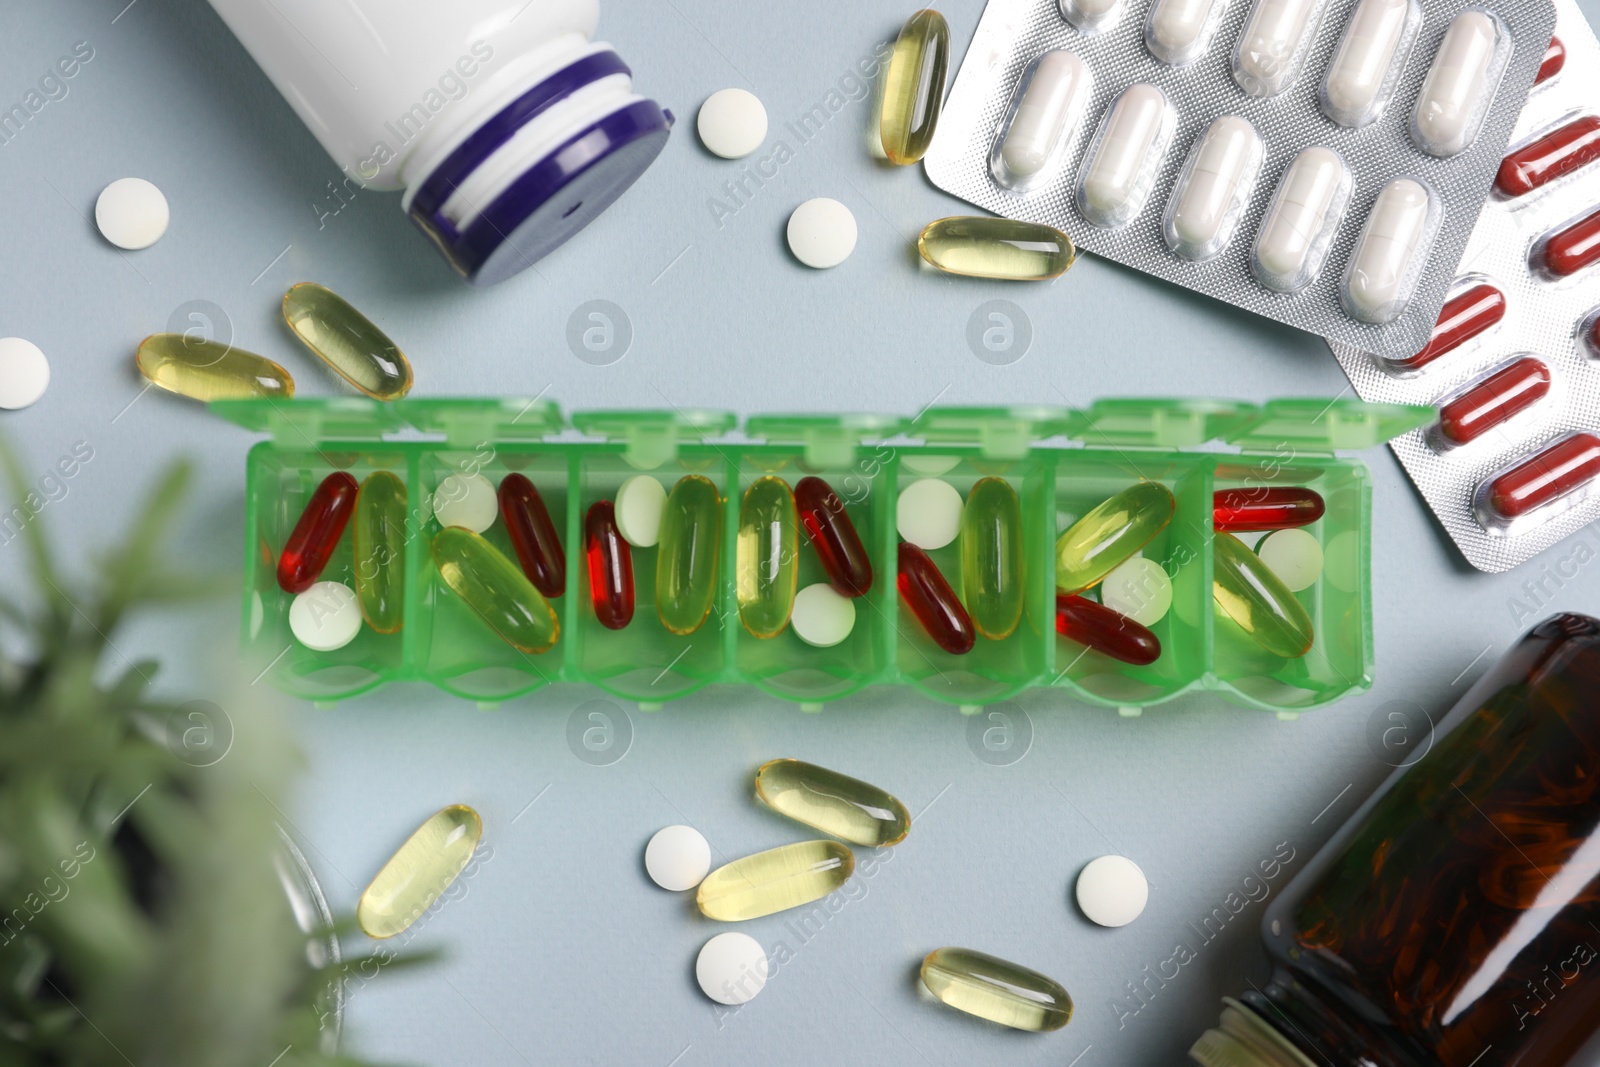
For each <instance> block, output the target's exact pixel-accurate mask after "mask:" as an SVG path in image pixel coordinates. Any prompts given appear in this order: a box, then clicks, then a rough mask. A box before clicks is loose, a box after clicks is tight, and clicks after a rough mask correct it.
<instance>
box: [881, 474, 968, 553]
mask: <svg viewBox="0 0 1600 1067" xmlns="http://www.w3.org/2000/svg"><path fill="white" fill-rule="evenodd" d="M965 503H966V502H965V501H964V500H962V499H961V494H960V493H959V492H957V491H956V487H955V486H953V485H951V484H950V483H949V482H947V481H944V480H943V479H940V478H920V479H918V480H917V481H914V482H912V483H911V484H910V485H908V486H906V487H905V488H904V489H902V490H900V499H899V501H898V503H897V504H896V506H895V513H894V521H895V527H896V528H897V529H899V531H900V536H901V538H903V539H904V540H907V541H910V542H911V543H912V544H914V545H916V546H917V547H918V548H921V549H925V550H927V551H929V552H932V551H933V550H934V549H936V548H943V547H944V546H945V545H948V544H949V543H950V542H951V541H954V540H955V539H956V535H957V534H959V533H960V532H961V509H962V507H963V506H964V505H965Z"/></svg>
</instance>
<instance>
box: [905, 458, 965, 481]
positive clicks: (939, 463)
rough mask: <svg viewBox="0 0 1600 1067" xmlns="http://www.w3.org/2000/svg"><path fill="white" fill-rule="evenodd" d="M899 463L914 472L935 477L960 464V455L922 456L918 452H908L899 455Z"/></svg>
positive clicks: (947, 472) (948, 471)
mask: <svg viewBox="0 0 1600 1067" xmlns="http://www.w3.org/2000/svg"><path fill="white" fill-rule="evenodd" d="M900 465H901V466H902V467H904V468H905V469H906V470H908V471H911V472H913V473H915V474H922V475H926V476H927V477H929V478H937V477H939V475H941V474H949V473H950V472H951V471H953V470H955V469H956V468H957V467H959V466H960V465H961V457H960V456H924V455H921V454H919V453H910V454H907V455H904V456H901V457H900Z"/></svg>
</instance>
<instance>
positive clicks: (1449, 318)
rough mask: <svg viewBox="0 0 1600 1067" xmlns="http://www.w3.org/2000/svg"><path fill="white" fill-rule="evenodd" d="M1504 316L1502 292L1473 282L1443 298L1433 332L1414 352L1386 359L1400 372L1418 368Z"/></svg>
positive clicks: (1465, 341)
mask: <svg viewBox="0 0 1600 1067" xmlns="http://www.w3.org/2000/svg"><path fill="white" fill-rule="evenodd" d="M1505 317H1506V295H1505V294H1504V293H1502V292H1501V291H1500V290H1498V289H1496V288H1495V287H1494V286H1492V285H1489V284H1488V283H1486V282H1484V283H1480V284H1478V285H1474V286H1473V287H1472V288H1470V289H1465V290H1463V291H1461V292H1459V293H1457V294H1456V295H1455V296H1452V297H1451V298H1450V299H1449V300H1446V301H1445V302H1444V307H1443V308H1442V309H1440V311H1439V318H1438V320H1437V321H1436V322H1434V324H1433V335H1432V336H1431V337H1429V338H1428V343H1427V344H1426V345H1424V346H1423V347H1422V350H1421V351H1419V352H1418V353H1417V354H1416V355H1414V356H1408V357H1406V358H1405V359H1395V360H1386V361H1385V362H1387V363H1389V364H1390V365H1391V366H1392V367H1394V368H1396V369H1397V370H1399V371H1400V372H1402V373H1410V372H1413V371H1419V370H1421V369H1422V368H1423V367H1426V366H1427V365H1428V364H1430V363H1432V362H1433V361H1434V360H1436V359H1438V358H1439V357H1440V356H1442V355H1445V354H1446V353H1449V352H1454V351H1455V350H1456V349H1458V348H1460V347H1461V346H1462V345H1464V344H1466V343H1467V342H1468V341H1470V340H1472V339H1473V338H1474V337H1476V336H1478V335H1479V334H1480V333H1483V332H1484V331H1485V330H1488V329H1491V328H1493V327H1494V326H1495V325H1496V324H1497V323H1498V322H1499V321H1500V320H1501V319H1503V318H1505Z"/></svg>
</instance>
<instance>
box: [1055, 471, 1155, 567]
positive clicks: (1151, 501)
mask: <svg viewBox="0 0 1600 1067" xmlns="http://www.w3.org/2000/svg"><path fill="white" fill-rule="evenodd" d="M1177 508H1178V502H1177V500H1176V499H1174V498H1173V495H1172V490H1170V489H1168V488H1167V487H1166V486H1164V485H1162V484H1161V483H1160V482H1139V483H1137V484H1135V485H1130V486H1129V487H1128V488H1126V489H1124V490H1123V491H1122V492H1120V493H1118V494H1116V495H1115V496H1113V497H1112V498H1111V499H1109V500H1107V501H1105V502H1104V503H1102V504H1100V505H1099V506H1097V507H1095V508H1093V509H1091V510H1090V512H1089V514H1087V515H1085V516H1084V517H1083V518H1081V519H1079V520H1078V521H1077V522H1075V523H1073V524H1072V525H1071V526H1070V527H1068V528H1067V531H1066V532H1065V533H1063V534H1062V535H1061V536H1060V537H1059V538H1057V539H1056V589H1057V590H1058V591H1060V592H1063V593H1081V592H1083V591H1084V590H1085V589H1089V588H1092V587H1093V586H1095V585H1096V584H1098V583H1099V581H1100V579H1102V578H1104V577H1105V576H1106V575H1108V574H1110V573H1111V572H1112V571H1113V570H1115V569H1116V567H1117V565H1118V564H1119V563H1121V562H1122V561H1123V560H1125V559H1127V558H1128V557H1130V556H1132V555H1133V554H1134V553H1135V552H1137V551H1139V550H1140V549H1141V548H1143V547H1144V546H1145V545H1147V544H1149V543H1150V539H1151V538H1152V537H1154V536H1155V535H1156V534H1158V533H1160V532H1161V531H1162V530H1164V529H1166V526H1167V523H1169V522H1171V521H1172V513H1173V512H1174V511H1176V510H1177Z"/></svg>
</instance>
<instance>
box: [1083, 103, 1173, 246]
mask: <svg viewBox="0 0 1600 1067" xmlns="http://www.w3.org/2000/svg"><path fill="white" fill-rule="evenodd" d="M1174 124H1175V123H1174V121H1173V114H1172V107H1171V105H1170V104H1168V103H1167V97H1166V94H1165V93H1163V92H1162V91H1161V90H1160V89H1157V88H1156V87H1155V86H1154V85H1147V84H1144V83H1140V84H1138V85H1130V86H1128V87H1127V88H1126V89H1124V90H1123V91H1122V93H1121V95H1120V96H1118V97H1117V98H1116V100H1114V101H1112V104H1111V107H1110V108H1108V109H1107V111H1106V114H1105V118H1103V119H1101V120H1100V128H1099V129H1098V130H1097V131H1095V136H1094V143H1093V144H1091V145H1090V146H1089V154H1088V157H1087V158H1086V160H1085V162H1084V164H1083V170H1082V173H1081V174H1080V175H1079V177H1078V211H1079V212H1080V213H1081V214H1082V215H1083V217H1084V218H1085V219H1088V220H1089V222H1091V223H1093V224H1094V225H1096V226H1104V227H1106V228H1107V229H1114V228H1116V227H1118V226H1122V225H1125V224H1126V223H1127V222H1128V221H1129V220H1130V219H1132V218H1133V217H1134V216H1135V215H1137V214H1138V213H1139V210H1140V209H1141V208H1143V207H1144V202H1145V198H1146V197H1148V196H1149V195H1150V186H1151V185H1152V184H1154V182H1155V178H1156V171H1157V170H1159V169H1160V167H1161V158H1162V157H1163V156H1164V155H1166V153H1167V145H1168V143H1169V142H1170V141H1171V140H1172V128H1173V126H1174Z"/></svg>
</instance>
